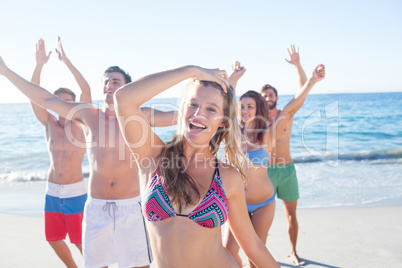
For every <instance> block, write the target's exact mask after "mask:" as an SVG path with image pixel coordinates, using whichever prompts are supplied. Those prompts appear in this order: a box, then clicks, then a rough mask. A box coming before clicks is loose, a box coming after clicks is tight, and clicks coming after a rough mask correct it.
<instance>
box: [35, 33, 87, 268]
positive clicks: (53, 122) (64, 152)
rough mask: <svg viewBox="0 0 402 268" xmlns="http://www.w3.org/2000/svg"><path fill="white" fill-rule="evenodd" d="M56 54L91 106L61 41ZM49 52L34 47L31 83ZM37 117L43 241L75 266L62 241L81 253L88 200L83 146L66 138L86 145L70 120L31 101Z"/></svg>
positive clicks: (67, 95)
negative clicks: (46, 160)
mask: <svg viewBox="0 0 402 268" xmlns="http://www.w3.org/2000/svg"><path fill="white" fill-rule="evenodd" d="M56 52H57V53H58V55H59V59H60V60H61V61H63V62H64V63H65V64H66V65H67V67H68V68H69V70H70V71H71V73H72V74H73V75H74V78H75V80H76V81H77V83H78V85H79V86H80V88H81V91H82V93H81V98H80V100H81V101H85V102H88V103H91V91H90V88H89V85H88V83H87V82H86V81H85V79H84V77H83V76H82V75H81V73H80V72H79V71H78V70H77V69H76V68H75V67H74V65H73V64H72V63H71V62H70V60H69V59H68V58H67V56H66V54H65V53H64V50H63V47H62V44H61V40H60V38H59V40H58V49H56ZM50 55H51V52H50V53H49V54H48V55H46V51H45V43H44V41H43V40H42V39H41V40H39V42H38V44H37V45H36V67H35V70H34V73H33V75H32V79H31V81H32V83H35V84H37V85H39V84H40V76H41V72H42V68H43V66H44V65H45V64H46V63H47V62H48V60H49V57H50ZM54 94H55V95H56V96H58V97H59V98H61V99H63V100H65V101H68V102H74V101H75V94H74V92H73V91H71V90H70V89H67V88H59V89H58V90H56V91H55V92H54ZM31 105H32V109H33V111H34V114H35V116H36V118H37V119H38V120H39V122H40V123H41V124H42V125H43V126H44V127H45V134H46V142H47V149H48V153H49V157H50V167H49V171H48V175H47V187H46V202H45V213H44V216H45V234H46V240H47V241H48V242H49V244H50V246H51V247H52V248H53V249H54V251H55V252H56V254H57V256H59V258H60V259H61V260H62V261H63V262H64V264H65V265H66V267H77V265H76V264H75V262H74V259H73V257H72V255H71V252H70V249H69V248H68V246H67V244H66V243H65V242H64V239H65V238H66V235H67V233H68V236H69V238H70V242H71V243H73V244H75V245H76V246H77V248H78V249H79V250H80V252H81V253H82V244H81V243H82V242H81V240H82V217H83V212H84V205H85V201H86V199H87V193H86V192H87V191H86V187H85V184H84V181H83V177H82V169H81V165H82V161H83V159H84V155H85V147H78V146H76V145H75V144H74V143H72V142H71V141H70V140H71V138H69V137H67V136H66V134H67V132H66V131H65V130H66V129H70V130H71V131H69V132H68V133H69V134H71V136H72V137H73V138H74V139H76V140H77V141H80V142H85V137H84V133H83V131H82V128H81V127H80V126H79V125H78V124H77V123H75V122H72V121H71V120H66V119H65V118H63V117H61V116H60V117H59V118H58V119H57V118H56V117H55V116H54V115H52V114H51V113H49V112H48V111H47V110H46V109H44V108H42V107H40V106H38V105H36V104H35V103H33V102H31Z"/></svg>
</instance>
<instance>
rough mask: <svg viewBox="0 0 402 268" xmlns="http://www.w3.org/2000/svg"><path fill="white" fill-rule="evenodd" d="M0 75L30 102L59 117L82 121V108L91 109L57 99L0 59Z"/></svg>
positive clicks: (81, 104) (80, 104)
mask: <svg viewBox="0 0 402 268" xmlns="http://www.w3.org/2000/svg"><path fill="white" fill-rule="evenodd" d="M0 74H1V75H4V76H5V77H6V78H7V79H8V80H10V82H11V83H13V84H14V85H15V86H16V87H17V88H18V89H19V90H20V91H21V92H22V93H23V94H24V95H25V96H27V97H28V98H29V99H30V100H31V101H33V102H35V103H36V104H38V105H40V106H42V107H43V108H46V109H50V110H52V111H54V112H55V113H57V114H59V115H60V116H62V117H64V118H66V119H70V120H78V121H83V120H82V111H83V109H84V108H93V107H92V105H89V104H88V103H86V105H84V104H83V103H71V102H67V101H64V100H62V99H60V98H59V97H57V96H55V95H53V94H52V93H50V92H48V91H47V90H46V89H44V88H41V87H40V86H38V85H36V84H33V83H31V82H28V81H27V80H25V79H24V78H22V77H21V76H19V75H18V74H16V73H15V72H13V71H12V70H10V69H9V68H8V67H7V65H6V64H5V63H4V61H3V59H2V58H1V57H0Z"/></svg>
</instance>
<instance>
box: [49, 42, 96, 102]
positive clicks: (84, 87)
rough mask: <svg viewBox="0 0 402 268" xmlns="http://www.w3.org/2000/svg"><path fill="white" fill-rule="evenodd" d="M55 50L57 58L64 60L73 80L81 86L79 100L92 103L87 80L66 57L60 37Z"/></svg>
mask: <svg viewBox="0 0 402 268" xmlns="http://www.w3.org/2000/svg"><path fill="white" fill-rule="evenodd" d="M56 52H57V54H58V56H59V60H61V61H62V62H64V63H65V64H66V65H67V68H68V69H69V70H70V72H71V73H72V74H73V76H74V78H75V80H76V81H77V83H78V85H79V86H80V88H81V97H80V101H83V102H88V103H92V97H91V88H90V87H89V84H88V82H87V81H86V80H85V78H84V76H83V75H82V74H81V73H80V72H79V71H78V69H77V68H75V66H74V65H73V64H72V63H71V61H70V60H69V59H68V58H67V55H66V53H65V52H64V49H63V45H62V44H61V39H60V37H59V38H58V40H57V48H56Z"/></svg>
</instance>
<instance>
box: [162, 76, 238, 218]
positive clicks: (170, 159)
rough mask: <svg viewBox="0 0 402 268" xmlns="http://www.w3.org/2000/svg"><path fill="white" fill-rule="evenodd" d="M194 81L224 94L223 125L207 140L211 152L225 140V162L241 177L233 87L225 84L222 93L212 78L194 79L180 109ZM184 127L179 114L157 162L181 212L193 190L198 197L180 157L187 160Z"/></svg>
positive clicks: (173, 200) (167, 189) (168, 189)
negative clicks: (207, 79) (173, 129)
mask: <svg viewBox="0 0 402 268" xmlns="http://www.w3.org/2000/svg"><path fill="white" fill-rule="evenodd" d="M194 84H199V85H202V86H204V87H213V88H216V89H219V90H220V92H221V94H222V96H223V98H224V108H223V114H224V119H223V120H224V123H225V125H224V126H223V127H219V128H218V130H217V131H216V133H215V134H214V136H213V137H212V139H211V140H210V142H209V149H210V150H211V152H212V154H213V155H214V156H216V155H217V153H218V151H219V149H220V145H221V143H222V142H224V144H225V147H224V158H225V162H226V163H227V164H229V165H231V166H233V167H235V168H236V169H237V170H238V171H239V172H240V174H241V175H242V177H243V179H244V178H245V176H244V173H243V170H242V161H243V154H242V152H241V150H240V132H239V123H238V119H237V105H236V102H235V101H236V96H235V94H234V93H235V92H234V90H233V89H232V88H228V89H227V93H224V91H223V89H222V87H221V86H220V85H219V84H217V83H215V82H210V81H200V80H196V81H194V82H193V83H192V84H191V85H189V86H188V87H187V89H186V94H185V96H184V97H183V99H182V100H181V104H180V108H181V110H182V111H184V109H185V105H186V101H187V95H188V91H189V88H190V87H191V86H194ZM185 127H186V124H185V121H184V118H183V117H182V118H179V119H178V129H177V133H176V134H175V135H174V136H173V138H172V140H171V141H169V142H167V143H166V144H165V145H164V147H163V148H162V151H161V154H160V157H159V163H158V167H159V169H160V171H161V174H162V180H163V183H164V184H165V186H166V191H167V193H168V195H169V196H170V197H171V198H172V200H171V202H172V204H175V205H176V206H177V207H178V208H179V212H181V208H182V204H183V203H184V204H186V206H189V205H195V203H194V201H192V199H191V193H192V192H195V193H196V195H197V197H198V199H199V198H200V193H199V191H198V188H197V185H196V182H195V181H194V179H193V178H191V176H190V175H188V174H187V173H186V170H185V166H184V165H183V164H184V162H183V161H184V160H186V158H185V156H184V131H185Z"/></svg>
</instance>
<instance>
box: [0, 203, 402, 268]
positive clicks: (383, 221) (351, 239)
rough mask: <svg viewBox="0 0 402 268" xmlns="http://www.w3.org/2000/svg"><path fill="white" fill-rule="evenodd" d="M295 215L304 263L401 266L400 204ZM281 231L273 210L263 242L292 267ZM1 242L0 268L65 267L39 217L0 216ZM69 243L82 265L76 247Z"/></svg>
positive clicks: (284, 233) (283, 263)
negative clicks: (50, 243) (46, 235)
mask: <svg viewBox="0 0 402 268" xmlns="http://www.w3.org/2000/svg"><path fill="white" fill-rule="evenodd" d="M298 218H299V239H298V253H299V256H300V257H302V258H303V259H305V260H306V265H305V266H306V267H321V268H322V267H402V207H401V206H391V207H368V208H330V209H299V210H298ZM286 229H287V224H286V221H285V217H284V215H283V210H280V209H278V210H277V211H276V215H275V219H274V223H273V225H272V227H271V230H270V235H269V237H268V241H267V246H268V248H269V250H270V251H271V253H272V255H273V256H274V257H275V259H276V260H277V261H278V263H279V264H280V266H281V267H294V265H292V262H291V260H290V258H288V255H289V250H290V246H289V241H288V236H287V231H286ZM0 241H1V242H0V267H41V268H42V267H64V266H63V264H62V262H61V261H60V260H59V259H58V257H57V256H56V254H55V253H54V252H53V250H52V248H51V247H50V246H49V245H48V243H47V242H46V241H45V238H44V227H43V220H42V218H40V217H27V216H18V215H12V214H0ZM68 244H69V243H68ZM69 246H70V249H71V251H72V253H73V257H74V259H75V260H76V263H77V264H78V267H83V265H82V256H81V255H80V253H79V251H78V249H77V248H75V246H74V245H71V244H69ZM111 267H117V265H112V266H111ZM151 267H153V266H151Z"/></svg>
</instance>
